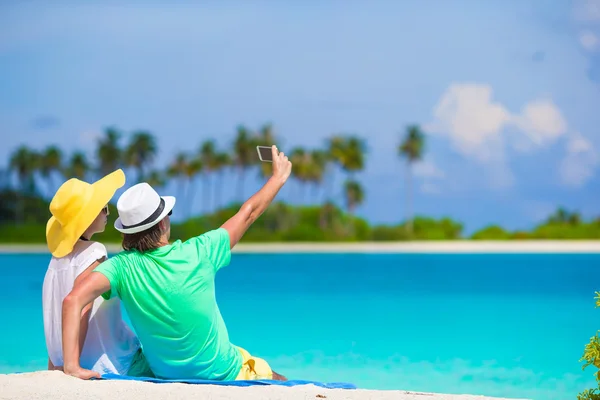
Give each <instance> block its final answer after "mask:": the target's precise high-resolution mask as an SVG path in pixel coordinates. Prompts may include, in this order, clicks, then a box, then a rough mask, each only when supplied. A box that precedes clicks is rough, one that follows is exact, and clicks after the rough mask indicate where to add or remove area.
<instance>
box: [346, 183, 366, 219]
mask: <svg viewBox="0 0 600 400" xmlns="http://www.w3.org/2000/svg"><path fill="white" fill-rule="evenodd" d="M344 195H345V198H346V208H347V209H348V213H350V215H354V211H355V209H356V207H357V206H359V205H361V204H362V203H363V202H364V200H365V192H364V190H363V188H362V186H361V184H360V183H359V182H357V181H355V180H351V179H349V180H347V181H346V183H345V184H344Z"/></svg>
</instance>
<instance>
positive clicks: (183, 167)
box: [167, 153, 188, 199]
mask: <svg viewBox="0 0 600 400" xmlns="http://www.w3.org/2000/svg"><path fill="white" fill-rule="evenodd" d="M187 169H188V160H187V156H186V154H185V153H178V154H177V155H176V156H175V160H174V161H173V163H171V165H169V167H168V168H167V176H168V177H170V178H175V179H177V180H178V181H179V194H178V197H179V198H180V199H183V197H184V193H185V178H186V172H187Z"/></svg>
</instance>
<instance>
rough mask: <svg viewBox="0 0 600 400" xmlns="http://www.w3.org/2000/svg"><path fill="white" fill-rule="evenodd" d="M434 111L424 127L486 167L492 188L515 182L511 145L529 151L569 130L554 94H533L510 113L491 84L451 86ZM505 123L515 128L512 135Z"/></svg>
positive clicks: (458, 84)
mask: <svg viewBox="0 0 600 400" xmlns="http://www.w3.org/2000/svg"><path fill="white" fill-rule="evenodd" d="M433 115H434V121H433V122H432V123H430V124H426V125H425V126H424V129H425V131H428V132H430V133H433V134H438V135H440V136H446V137H448V139H449V140H450V142H451V144H452V146H453V147H454V148H455V149H457V151H459V152H460V153H461V154H463V155H465V156H466V157H469V158H472V159H474V160H475V161H477V162H479V163H481V164H484V165H485V166H486V167H488V170H487V171H486V172H487V173H488V177H489V179H490V180H489V182H488V183H489V185H490V186H491V187H494V188H505V187H508V186H511V185H512V184H513V183H514V175H513V174H512V171H511V170H510V168H509V167H508V165H507V163H506V160H505V147H506V146H507V145H511V146H512V147H514V148H515V149H517V150H518V151H526V150H530V149H531V148H537V147H542V146H546V145H548V144H551V143H553V142H555V141H556V140H557V139H558V138H559V137H561V136H563V135H565V134H566V132H567V122H566V120H565V118H564V117H563V115H562V113H561V112H560V110H559V109H558V107H557V106H556V105H555V104H554V103H553V102H552V101H551V100H550V99H546V98H540V99H534V100H532V101H530V102H528V103H526V104H525V105H524V106H523V108H522V109H521V111H520V112H519V113H511V112H510V111H509V110H508V109H507V108H506V107H505V106H504V105H503V104H501V103H499V102H497V101H495V100H494V99H493V90H492V87H491V86H490V85H488V84H479V83H455V84H452V85H450V87H449V88H448V89H447V90H446V92H445V93H444V94H443V95H442V96H441V98H440V100H439V102H438V104H437V105H436V106H435V108H434V110H433ZM507 128H512V130H513V131H515V132H511V134H510V135H508V134H507V133H506V130H507Z"/></svg>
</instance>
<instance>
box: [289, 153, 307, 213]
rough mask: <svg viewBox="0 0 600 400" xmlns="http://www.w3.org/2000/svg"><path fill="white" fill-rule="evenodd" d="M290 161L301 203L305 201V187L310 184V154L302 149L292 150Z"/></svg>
mask: <svg viewBox="0 0 600 400" xmlns="http://www.w3.org/2000/svg"><path fill="white" fill-rule="evenodd" d="M289 159H290V161H291V162H292V164H293V165H294V168H293V170H292V176H293V177H294V178H295V179H296V181H297V182H298V189H299V193H300V194H299V195H298V196H297V198H298V200H299V202H300V203H302V202H303V201H304V187H305V185H306V183H307V182H308V174H309V168H310V153H308V152H307V151H306V150H304V149H303V148H301V147H296V148H294V149H292V151H291V152H290V156H289Z"/></svg>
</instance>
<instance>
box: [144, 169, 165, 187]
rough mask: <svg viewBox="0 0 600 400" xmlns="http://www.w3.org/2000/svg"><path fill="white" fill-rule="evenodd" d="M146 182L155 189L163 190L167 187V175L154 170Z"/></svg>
mask: <svg viewBox="0 0 600 400" xmlns="http://www.w3.org/2000/svg"><path fill="white" fill-rule="evenodd" d="M146 182H147V183H148V185H150V186H152V187H153V188H155V189H159V188H163V187H165V185H166V179H165V174H164V173H162V172H160V171H157V170H152V171H150V172H149V173H148V177H147V178H146Z"/></svg>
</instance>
